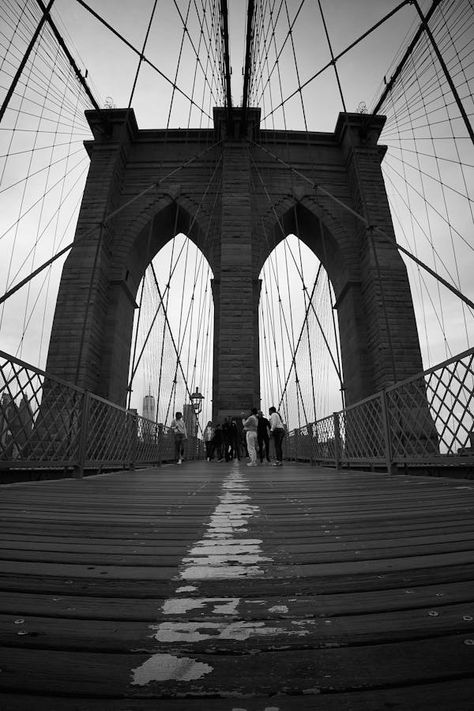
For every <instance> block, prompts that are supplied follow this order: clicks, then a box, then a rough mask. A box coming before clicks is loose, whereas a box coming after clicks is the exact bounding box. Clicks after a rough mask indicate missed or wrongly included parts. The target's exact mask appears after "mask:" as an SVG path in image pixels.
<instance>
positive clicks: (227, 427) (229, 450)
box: [222, 417, 232, 462]
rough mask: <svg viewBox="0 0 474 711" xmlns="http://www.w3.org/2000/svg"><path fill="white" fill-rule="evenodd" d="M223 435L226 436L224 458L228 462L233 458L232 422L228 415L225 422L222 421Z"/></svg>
mask: <svg viewBox="0 0 474 711" xmlns="http://www.w3.org/2000/svg"><path fill="white" fill-rule="evenodd" d="M222 436H223V438H224V458H225V460H226V462H230V460H231V459H232V445H231V432H230V422H229V419H228V418H227V417H225V418H224V422H223V423H222Z"/></svg>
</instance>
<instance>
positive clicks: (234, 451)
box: [230, 420, 241, 459]
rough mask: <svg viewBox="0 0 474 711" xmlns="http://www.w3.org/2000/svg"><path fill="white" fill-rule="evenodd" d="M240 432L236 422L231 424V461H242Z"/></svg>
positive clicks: (233, 421)
mask: <svg viewBox="0 0 474 711" xmlns="http://www.w3.org/2000/svg"><path fill="white" fill-rule="evenodd" d="M240 440H241V437H240V431H239V427H238V425H237V422H236V420H232V422H231V423H230V446H231V459H240Z"/></svg>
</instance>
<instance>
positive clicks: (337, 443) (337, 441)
mask: <svg viewBox="0 0 474 711" xmlns="http://www.w3.org/2000/svg"><path fill="white" fill-rule="evenodd" d="M332 417H333V422H334V458H335V463H336V470H337V471H339V470H340V468H341V431H340V429H339V414H338V413H337V412H333V413H332Z"/></svg>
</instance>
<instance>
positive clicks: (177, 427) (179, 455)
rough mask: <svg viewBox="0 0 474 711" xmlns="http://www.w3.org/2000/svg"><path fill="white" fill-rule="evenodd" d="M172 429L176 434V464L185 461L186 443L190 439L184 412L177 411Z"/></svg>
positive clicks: (172, 422)
mask: <svg viewBox="0 0 474 711" xmlns="http://www.w3.org/2000/svg"><path fill="white" fill-rule="evenodd" d="M171 429H172V431H173V434H174V458H175V462H176V464H182V463H183V457H184V443H185V441H186V440H187V439H188V433H187V432H186V424H185V422H184V420H183V413H182V412H177V413H176V414H175V416H174V420H172V421H171Z"/></svg>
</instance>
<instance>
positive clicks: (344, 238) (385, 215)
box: [47, 109, 421, 417]
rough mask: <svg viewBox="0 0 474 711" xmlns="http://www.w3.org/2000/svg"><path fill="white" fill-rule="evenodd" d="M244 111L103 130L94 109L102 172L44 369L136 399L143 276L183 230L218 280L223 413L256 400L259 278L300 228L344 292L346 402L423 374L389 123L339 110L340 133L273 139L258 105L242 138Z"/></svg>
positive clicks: (217, 412)
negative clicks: (399, 238) (395, 213)
mask: <svg viewBox="0 0 474 711" xmlns="http://www.w3.org/2000/svg"><path fill="white" fill-rule="evenodd" d="M233 112H234V114H233V115H234V117H235V118H236V121H235V122H234V123H233V124H229V122H228V120H227V119H228V117H227V114H226V111H225V110H224V109H215V112H214V118H215V127H214V130H207V129H204V130H201V129H195V130H186V131H180V130H173V131H159V130H157V131H150V130H146V131H140V130H139V129H138V127H137V125H136V122H135V118H134V114H133V111H131V110H121V109H113V110H109V111H107V112H105V114H106V115H107V126H106V129H104V126H103V116H102V115H99V114H98V113H97V112H87V117H88V120H89V123H90V125H91V128H92V130H93V133H94V140H93V141H91V142H90V143H89V144H87V148H88V151H89V154H90V156H91V165H90V171H89V175H88V180H87V184H86V188H85V191H84V197H83V202H82V206H81V211H80V216H79V221H78V225H77V231H76V239H75V243H74V247H73V249H72V251H71V253H70V255H69V257H68V259H67V261H66V264H65V267H64V271H63V276H62V280H61V285H60V290H59V295H58V301H57V306H56V314H55V319H54V324H53V330H52V336H51V342H50V349H49V354H48V363H47V369H48V371H49V372H50V373H52V374H54V375H57V376H59V377H62V378H63V379H66V380H69V381H72V382H75V383H76V384H77V385H79V386H81V387H85V388H87V389H89V390H91V391H93V392H95V393H98V394H100V395H102V396H104V397H106V398H108V399H111V400H113V401H115V402H118V403H120V404H124V401H125V391H124V382H126V378H127V374H128V366H129V362H128V361H129V357H130V338H131V328H132V322H133V311H134V308H135V294H136V290H137V288H138V284H139V280H140V278H141V276H142V274H143V271H144V269H145V267H146V265H147V264H148V263H149V261H151V258H152V255H153V256H154V254H156V252H157V251H158V248H159V245H160V244H164V243H165V242H166V241H167V240H168V239H170V238H171V237H172V236H173V234H176V233H177V232H184V233H185V234H187V235H188V236H189V237H190V239H192V240H193V241H194V242H195V243H196V244H197V246H198V247H199V248H200V249H201V250H202V251H203V252H204V254H205V256H206V258H207V260H208V262H209V264H210V266H211V269H212V271H213V273H214V280H213V296H214V320H215V322H214V374H213V415H214V416H215V417H217V416H219V417H223V416H225V415H226V414H230V413H235V412H236V411H240V410H242V409H247V408H249V407H251V406H253V405H255V404H257V403H259V401H260V384H259V342H258V303H259V295H260V282H259V279H258V275H259V273H260V268H261V266H262V264H263V263H264V261H265V259H266V258H267V256H268V255H269V254H270V252H271V251H272V249H273V248H274V246H275V245H276V243H277V242H278V241H280V240H281V239H283V237H284V235H285V233H286V234H288V233H290V232H294V233H295V234H297V235H298V236H299V237H300V238H301V239H302V240H303V241H304V242H305V243H306V244H307V245H308V246H309V247H310V248H311V249H312V250H313V251H314V252H315V254H316V256H318V258H319V259H320V260H321V261H322V262H323V264H324V266H325V268H326V270H327V271H328V274H329V277H330V279H331V281H332V284H333V286H334V289H335V293H336V298H337V301H336V308H337V310H338V316H339V324H340V331H341V347H342V356H343V370H344V381H345V388H346V395H347V401H348V402H349V403H350V402H354V401H356V400H359V399H361V398H364V397H367V396H368V395H371V394H372V393H373V392H375V391H377V390H380V389H381V388H383V387H386V386H388V385H390V384H392V383H393V382H394V380H400V379H404V378H407V377H410V376H411V375H413V374H415V373H417V372H419V371H420V369H421V355H420V349H419V343H418V336H417V330H416V323H415V318H414V314H413V306H412V301H411V294H410V288H409V284H408V279H407V276H406V270H405V267H404V264H403V261H402V260H401V258H400V256H399V254H398V251H397V249H396V246H395V242H394V233H393V226H392V221H391V216H390V210H389V206H388V201H387V197H386V194H385V188H384V184H383V178H382V173H381V168H380V163H381V160H382V159H383V155H384V149H383V147H381V146H379V145H378V143H377V141H378V137H379V135H380V132H381V130H382V127H383V123H384V118H383V117H380V116H368V115H361V114H340V115H339V118H338V121H337V125H336V129H335V131H334V133H300V132H283V131H263V130H260V128H259V116H260V114H259V110H258V109H249V110H248V111H247V113H246V130H245V133H243V132H242V127H241V124H240V123H239V117H240V116H241V112H242V110H241V109H234V110H233ZM102 113H104V112H102ZM290 166H291V167H294V169H292V168H290ZM213 181H214V182H213ZM318 185H322V186H324V187H325V189H326V190H327V191H328V192H330V193H331V194H332V195H334V196H335V197H336V199H337V201H339V202H337V201H336V202H335V201H333V200H331V199H330V198H329V197H328V195H327V194H326V193H324V194H321V193H318V190H317V186H318ZM342 204H344V205H347V206H348V207H349V208H350V210H352V211H355V212H357V213H360V214H362V215H363V216H364V218H365V219H366V220H367V222H368V224H369V225H371V226H377V227H380V228H382V229H383V230H384V231H385V233H386V235H388V237H387V238H382V237H379V236H377V235H376V234H375V233H374V232H373V230H370V229H369V230H367V229H366V228H365V227H364V226H363V225H362V224H361V223H360V222H359V221H357V220H356V219H355V218H354V215H353V213H352V214H351V212H350V210H349V211H348V210H345V209H344V208H343V207H341V205H342ZM110 216H111V217H110ZM190 226H191V229H189V228H190Z"/></svg>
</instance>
